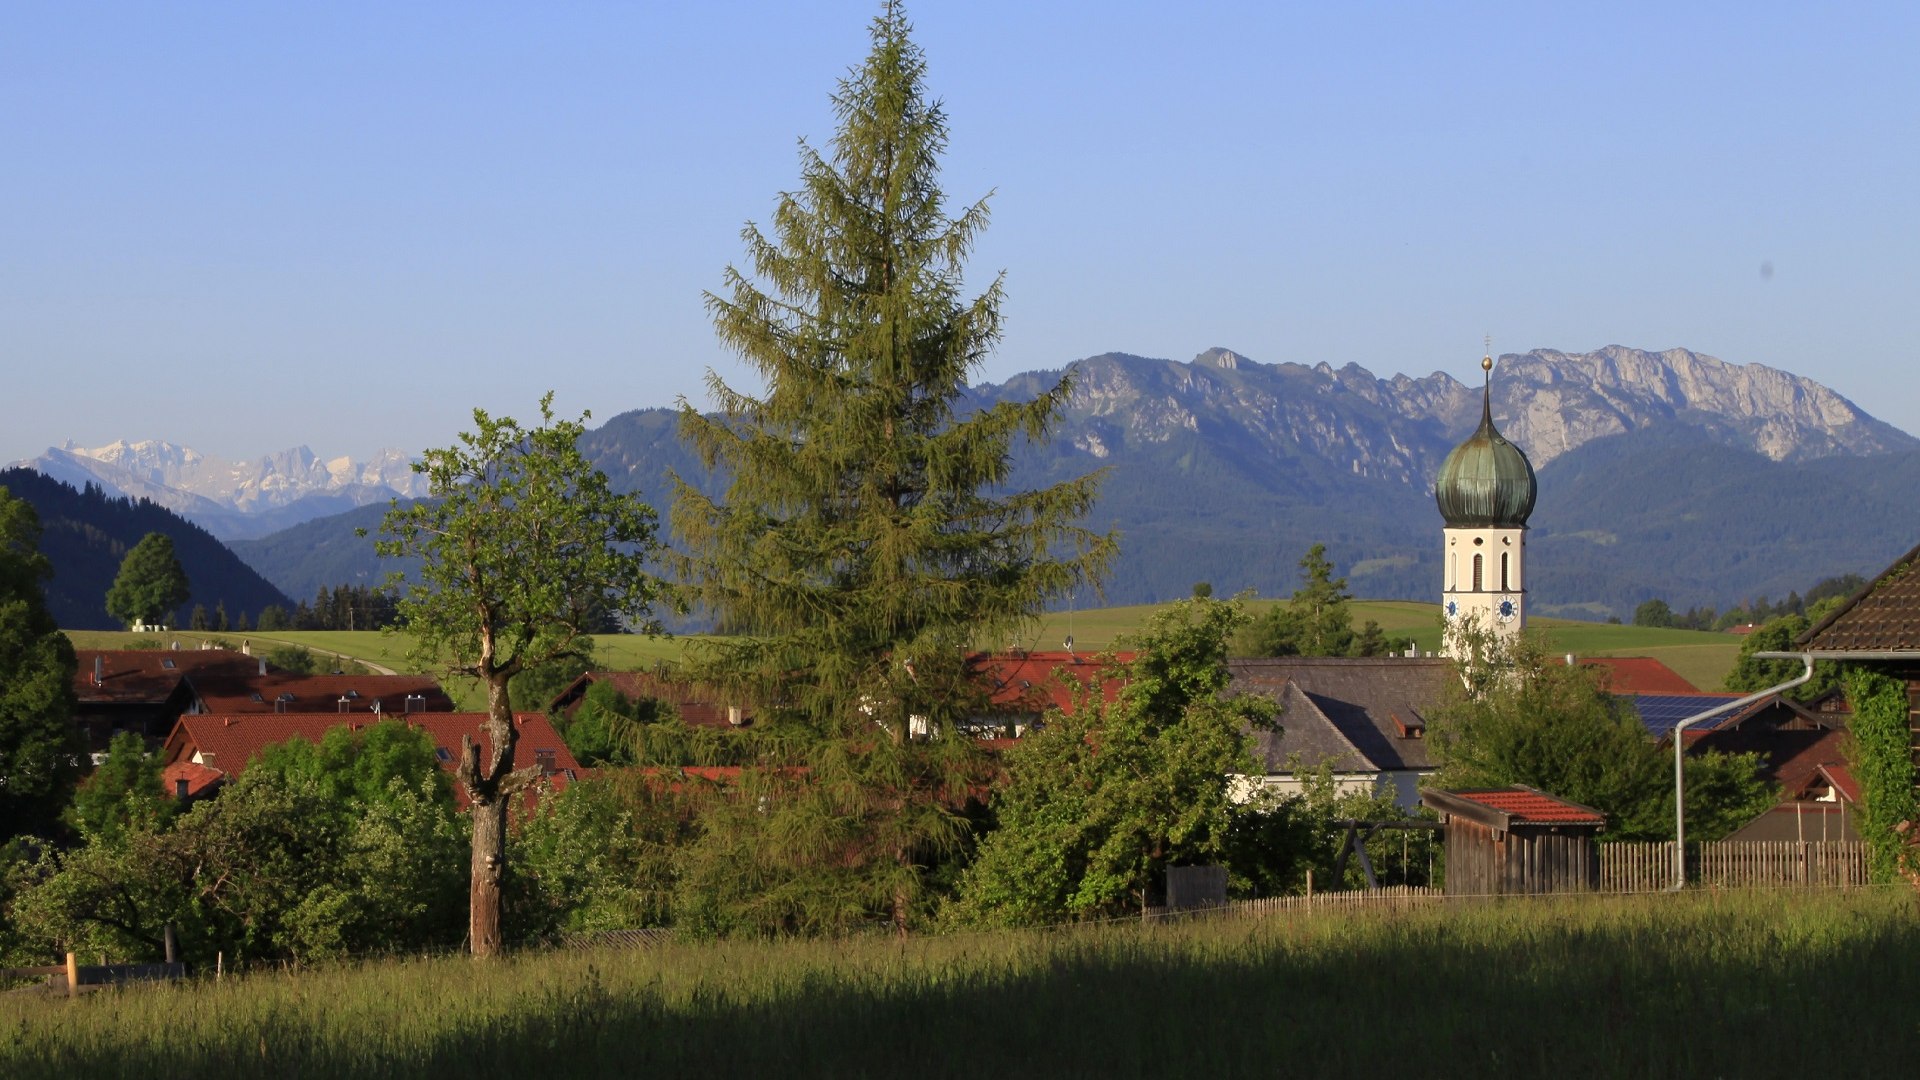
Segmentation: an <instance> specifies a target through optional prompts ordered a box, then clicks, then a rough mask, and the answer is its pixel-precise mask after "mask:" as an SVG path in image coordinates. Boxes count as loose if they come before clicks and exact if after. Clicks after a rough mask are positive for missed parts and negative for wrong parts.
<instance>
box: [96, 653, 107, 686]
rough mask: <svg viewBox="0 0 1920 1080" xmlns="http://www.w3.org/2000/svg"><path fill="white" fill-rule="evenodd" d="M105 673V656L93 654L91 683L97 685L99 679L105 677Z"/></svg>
mask: <svg viewBox="0 0 1920 1080" xmlns="http://www.w3.org/2000/svg"><path fill="white" fill-rule="evenodd" d="M106 673H107V658H106V657H104V656H95V657H94V658H93V685H95V686H99V685H100V680H102V679H104V678H106Z"/></svg>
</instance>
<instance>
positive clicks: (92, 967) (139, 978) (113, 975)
mask: <svg viewBox="0 0 1920 1080" xmlns="http://www.w3.org/2000/svg"><path fill="white" fill-rule="evenodd" d="M186 977H187V965H185V964H178V963H166V964H106V963H101V964H82V963H81V962H80V958H79V957H77V956H75V955H74V954H73V953H68V954H67V962H66V963H65V964H54V965H52V966H49V967H24V968H0V982H6V981H10V980H14V979H40V980H42V986H43V988H44V989H47V990H52V991H58V992H62V993H65V994H68V995H73V994H77V993H79V992H80V991H82V990H87V989H98V988H99V987H102V986H115V985H118V984H120V983H127V982H153V981H159V980H173V979H184V978H186Z"/></svg>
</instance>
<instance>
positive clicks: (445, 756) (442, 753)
mask: <svg viewBox="0 0 1920 1080" xmlns="http://www.w3.org/2000/svg"><path fill="white" fill-rule="evenodd" d="M433 756H434V757H437V758H439V759H440V760H441V761H452V760H453V751H451V750H448V749H447V748H446V747H444V746H437V747H435V748H434V750H433Z"/></svg>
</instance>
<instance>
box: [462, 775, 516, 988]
mask: <svg viewBox="0 0 1920 1080" xmlns="http://www.w3.org/2000/svg"><path fill="white" fill-rule="evenodd" d="M509 801H510V800H508V799H505V798H502V797H500V796H499V795H498V794H496V795H495V796H494V797H493V798H491V799H488V800H487V801H485V802H481V801H479V800H477V799H476V800H475V801H474V804H473V884H472V887H471V889H470V891H469V893H468V903H467V940H468V941H469V942H471V949H472V952H473V955H475V956H492V955H494V954H495V953H498V952H499V951H500V902H501V892H500V883H501V881H502V879H503V878H505V877H506V870H507V803H508V802H509Z"/></svg>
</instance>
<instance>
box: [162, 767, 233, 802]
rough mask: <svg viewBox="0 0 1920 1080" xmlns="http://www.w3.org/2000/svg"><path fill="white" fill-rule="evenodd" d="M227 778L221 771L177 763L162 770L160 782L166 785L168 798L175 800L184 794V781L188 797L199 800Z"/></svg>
mask: <svg viewBox="0 0 1920 1080" xmlns="http://www.w3.org/2000/svg"><path fill="white" fill-rule="evenodd" d="M226 778H227V774H226V773H223V772H221V771H220V770H219V769H210V768H208V767H207V766H205V765H200V764H197V763H195V762H192V761H176V762H173V763H172V764H170V765H168V766H167V767H166V768H164V769H161V770H160V782H161V783H162V784H165V785H166V794H167V797H168V798H175V797H177V796H179V795H180V794H182V792H181V791H180V781H182V780H184V781H186V782H187V790H186V792H185V795H186V797H187V798H189V799H197V798H199V797H200V796H202V795H205V794H206V793H207V792H208V791H210V790H212V788H213V787H214V786H215V785H217V784H218V783H220V781H222V780H225V779H226Z"/></svg>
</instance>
